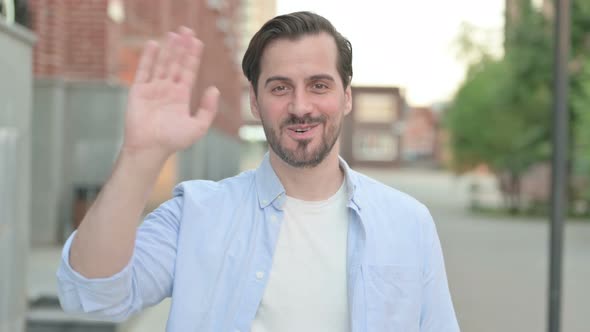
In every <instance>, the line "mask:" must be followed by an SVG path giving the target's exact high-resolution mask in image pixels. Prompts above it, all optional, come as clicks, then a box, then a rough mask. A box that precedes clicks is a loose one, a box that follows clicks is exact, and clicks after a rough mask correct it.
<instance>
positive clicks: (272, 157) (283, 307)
mask: <svg viewBox="0 0 590 332" xmlns="http://www.w3.org/2000/svg"><path fill="white" fill-rule="evenodd" d="M201 51H202V45H201V43H200V42H199V41H198V40H196V39H195V38H194V37H193V36H192V32H191V31H190V30H188V29H185V28H182V29H181V30H180V31H179V32H178V33H177V34H170V35H169V36H168V39H167V41H166V42H165V45H164V46H163V47H159V46H158V45H157V44H156V43H154V42H150V43H148V45H147V46H146V49H145V51H144V53H143V55H142V59H141V62H140V65H139V69H138V73H137V79H136V81H135V83H134V85H133V87H132V88H131V92H130V96H129V107H128V113H127V119H126V127H125V141H124V145H123V148H122V150H121V153H120V156H119V158H118V161H117V163H116V165H115V167H114V171H113V174H112V177H111V178H110V179H109V181H108V182H107V183H106V185H105V186H104V188H103V190H102V192H101V193H100V195H99V196H98V198H97V200H96V201H95V203H94V205H93V206H92V208H91V209H90V210H89V211H88V214H87V215H86V216H85V218H84V220H83V221H82V223H81V225H80V227H79V229H78V230H77V232H76V233H75V234H73V235H72V236H71V237H70V239H69V240H68V242H67V243H66V245H65V247H64V251H63V260H62V265H61V267H60V269H59V271H58V279H59V286H60V299H61V303H62V306H63V307H64V309H65V310H67V311H72V312H86V313H92V314H93V315H95V316H97V317H102V318H106V319H110V320H115V321H121V320H124V319H126V318H127V317H129V316H130V315H131V314H133V313H135V312H137V311H139V310H141V309H142V308H144V307H147V306H150V305H153V304H156V303H158V302H159V301H161V300H162V299H164V298H165V297H170V296H171V297H172V307H171V311H170V316H169V319H168V325H167V326H168V327H167V330H168V331H403V332H407V331H436V332H441V331H458V329H459V328H458V325H457V321H456V318H455V313H454V310H453V306H452V302H451V298H450V294H449V290H448V286H447V279H446V275H445V269H444V262H443V257H442V252H441V248H440V244H439V240H438V236H437V234H436V230H435V226H434V223H433V221H432V218H431V217H430V214H429V212H428V210H427V209H426V208H425V207H424V206H423V205H422V204H420V203H418V202H417V201H416V200H414V199H413V198H411V197H409V196H407V195H405V194H402V193H400V192H398V191H396V190H394V189H391V188H389V187H386V186H385V185H382V184H380V183H378V182H376V181H374V180H372V179H369V178H367V177H365V176H363V175H361V174H359V173H356V172H354V171H353V170H351V169H349V167H348V166H347V164H346V163H345V162H344V161H343V160H342V159H340V158H339V156H338V151H339V144H340V143H339V134H340V130H341V128H342V122H343V118H344V116H345V115H346V114H348V113H349V112H350V110H351V107H352V99H351V87H350V80H351V78H352V48H351V45H350V43H349V42H348V40H346V39H345V38H344V37H343V36H342V35H340V34H339V33H338V32H337V31H336V30H335V29H334V27H333V26H332V25H331V24H330V22H329V21H327V20H326V19H325V18H323V17H321V16H318V15H316V14H312V13H309V12H298V13H292V14H289V15H283V16H278V17H276V18H274V19H272V20H270V21H269V22H267V23H266V24H265V25H264V26H263V27H262V28H261V30H260V31H259V32H258V33H257V34H256V35H255V36H254V37H253V39H252V41H251V43H250V46H249V47H248V50H247V51H246V54H245V56H244V60H243V64H242V67H243V70H244V74H245V75H246V77H247V78H248V80H249V81H250V83H251V86H250V106H251V109H252V112H253V114H254V115H255V116H256V117H258V118H259V119H260V120H261V122H262V124H263V127H264V131H265V133H266V137H267V140H268V143H269V146H270V149H269V152H268V153H267V155H266V156H265V157H264V160H263V161H262V163H261V165H260V167H259V168H258V169H256V170H254V171H249V172H245V173H242V174H240V175H238V176H236V177H233V178H229V179H225V180H223V181H220V182H209V181H189V182H185V183H182V184H180V185H179V186H178V187H177V188H176V189H175V191H174V198H172V199H171V200H170V201H168V202H166V203H164V204H163V205H162V206H160V207H159V208H158V209H156V210H155V211H154V212H152V213H151V214H150V215H148V217H147V218H146V219H145V220H144V222H143V224H142V225H141V226H140V227H139V228H137V220H138V219H139V218H140V215H141V213H142V210H143V208H144V207H145V203H146V199H147V197H148V194H149V192H150V190H151V188H152V186H153V184H154V181H155V179H156V176H157V175H158V173H159V171H160V169H161V167H162V165H163V164H164V161H165V160H166V159H167V158H168V156H170V155H171V154H173V153H174V152H176V151H178V150H180V149H183V148H186V147H188V146H190V145H191V144H192V143H194V142H195V141H196V140H198V139H199V138H200V137H202V136H203V135H204V134H205V132H206V131H207V128H208V127H209V125H210V123H211V121H212V119H213V117H214V113H215V109H216V106H217V99H218V95H219V93H218V92H217V90H216V89H215V88H210V89H209V90H207V92H206V93H205V94H204V97H203V99H202V102H201V107H200V108H199V109H198V110H197V111H196V112H192V110H190V109H189V100H190V92H191V88H192V84H193V81H194V79H195V76H196V70H197V69H196V68H197V67H198V64H199V61H200V57H201Z"/></svg>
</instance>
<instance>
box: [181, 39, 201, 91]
mask: <svg viewBox="0 0 590 332" xmlns="http://www.w3.org/2000/svg"><path fill="white" fill-rule="evenodd" d="M183 37H184V38H186V39H185V43H186V44H185V45H186V53H185V55H184V57H183V59H182V63H181V67H180V68H179V73H178V82H179V83H180V84H183V85H186V86H192V85H193V83H194V81H195V78H196V77H197V73H198V71H199V66H200V64H201V57H202V54H203V46H204V45H203V43H202V42H201V41H200V40H198V39H197V38H195V37H193V36H192V35H185V36H183Z"/></svg>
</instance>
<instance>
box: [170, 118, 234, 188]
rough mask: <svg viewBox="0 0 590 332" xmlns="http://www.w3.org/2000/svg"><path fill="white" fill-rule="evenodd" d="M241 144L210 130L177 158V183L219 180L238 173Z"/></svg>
mask: <svg viewBox="0 0 590 332" xmlns="http://www.w3.org/2000/svg"><path fill="white" fill-rule="evenodd" d="M242 146H243V145H242V143H241V142H240V141H238V140H237V139H235V138H233V137H230V136H228V135H225V134H224V133H222V132H221V131H219V130H217V129H215V128H211V129H209V132H208V133H207V135H206V136H205V137H203V139H201V141H199V142H198V143H197V144H195V145H194V146H193V147H191V148H189V149H187V150H186V151H183V152H180V153H179V156H178V161H179V162H178V179H179V181H185V180H192V179H207V180H215V181H217V180H221V179H224V178H227V177H230V176H234V175H236V174H238V173H239V171H240V158H241V156H240V151H241V149H242Z"/></svg>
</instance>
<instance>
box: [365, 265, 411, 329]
mask: <svg viewBox="0 0 590 332" xmlns="http://www.w3.org/2000/svg"><path fill="white" fill-rule="evenodd" d="M362 270H363V277H364V282H365V295H366V304H367V330H368V331H370V332H373V331H375V332H377V331H379V332H386V331H392V332H397V331H399V332H412V331H418V330H419V324H420V295H421V287H420V285H421V278H420V271H419V269H418V267H416V266H401V265H364V266H363V267H362Z"/></svg>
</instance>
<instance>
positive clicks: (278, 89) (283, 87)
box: [271, 85, 289, 95]
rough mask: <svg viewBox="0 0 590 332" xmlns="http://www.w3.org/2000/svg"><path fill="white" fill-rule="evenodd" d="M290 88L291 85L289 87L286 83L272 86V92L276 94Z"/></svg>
mask: <svg viewBox="0 0 590 332" xmlns="http://www.w3.org/2000/svg"><path fill="white" fill-rule="evenodd" d="M288 90H289V87H287V86H286V85H277V86H275V87H274V88H272V90H271V92H272V93H274V94H278V95H281V94H284V93H286V92H287V91H288Z"/></svg>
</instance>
